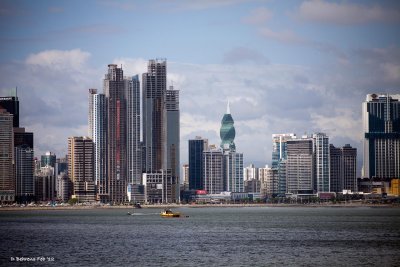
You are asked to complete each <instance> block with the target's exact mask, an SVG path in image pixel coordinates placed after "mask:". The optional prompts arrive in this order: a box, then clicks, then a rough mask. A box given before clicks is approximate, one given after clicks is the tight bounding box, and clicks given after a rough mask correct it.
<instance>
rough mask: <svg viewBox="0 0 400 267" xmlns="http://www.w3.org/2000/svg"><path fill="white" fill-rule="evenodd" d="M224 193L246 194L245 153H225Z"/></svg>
mask: <svg viewBox="0 0 400 267" xmlns="http://www.w3.org/2000/svg"><path fill="white" fill-rule="evenodd" d="M224 176H225V179H224V191H229V192H244V181H243V153H238V152H236V151H230V150H228V151H224Z"/></svg>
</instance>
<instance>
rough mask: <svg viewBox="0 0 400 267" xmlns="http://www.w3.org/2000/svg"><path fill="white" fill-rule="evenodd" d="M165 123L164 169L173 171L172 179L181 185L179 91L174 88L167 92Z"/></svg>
mask: <svg viewBox="0 0 400 267" xmlns="http://www.w3.org/2000/svg"><path fill="white" fill-rule="evenodd" d="M165 117H166V118H165V122H166V127H165V128H166V133H165V134H166V146H167V147H166V149H165V152H166V155H165V158H164V161H165V163H164V164H166V165H165V167H164V169H171V174H172V177H175V179H176V181H177V185H179V183H180V181H179V177H180V175H179V171H180V170H179V166H180V157H179V155H180V153H179V151H180V142H179V139H180V127H179V118H180V112H179V90H175V89H174V88H173V87H172V86H171V87H170V88H169V89H168V90H166V92H165Z"/></svg>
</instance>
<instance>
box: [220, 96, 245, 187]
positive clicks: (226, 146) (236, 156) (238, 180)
mask: <svg viewBox="0 0 400 267" xmlns="http://www.w3.org/2000/svg"><path fill="white" fill-rule="evenodd" d="M235 134H236V132H235V127H234V121H233V118H232V115H231V111H230V108H229V102H228V105H227V110H226V113H225V114H224V116H223V117H222V120H221V129H220V137H221V145H220V147H221V148H222V149H223V152H224V161H223V173H224V190H225V191H229V192H244V181H243V153H238V152H236V145H235V142H234V140H235Z"/></svg>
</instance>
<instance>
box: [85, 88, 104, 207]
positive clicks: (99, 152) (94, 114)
mask: <svg viewBox="0 0 400 267" xmlns="http://www.w3.org/2000/svg"><path fill="white" fill-rule="evenodd" d="M89 137H90V138H91V139H92V140H93V143H94V179H95V184H96V194H97V196H98V199H99V200H101V201H103V202H104V201H106V199H108V177H107V109H106V100H105V95H104V94H98V93H97V89H89Z"/></svg>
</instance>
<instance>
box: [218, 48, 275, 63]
mask: <svg viewBox="0 0 400 267" xmlns="http://www.w3.org/2000/svg"><path fill="white" fill-rule="evenodd" d="M222 61H223V63H226V64H238V63H244V62H254V63H258V64H268V63H269V60H268V59H267V58H266V57H265V56H264V55H263V54H262V53H261V52H259V51H257V50H253V49H251V48H247V47H235V48H233V49H232V50H230V51H229V52H227V53H226V54H225V55H224V57H223V60H222Z"/></svg>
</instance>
